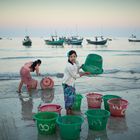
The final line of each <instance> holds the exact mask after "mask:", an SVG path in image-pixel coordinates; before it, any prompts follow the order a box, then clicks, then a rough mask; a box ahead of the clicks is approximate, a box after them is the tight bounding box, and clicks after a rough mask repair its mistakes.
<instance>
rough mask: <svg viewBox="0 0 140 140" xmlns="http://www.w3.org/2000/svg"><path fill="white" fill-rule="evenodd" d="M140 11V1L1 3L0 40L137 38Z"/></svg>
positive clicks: (10, 0) (4, 0)
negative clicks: (55, 36) (53, 36)
mask: <svg viewBox="0 0 140 140" xmlns="http://www.w3.org/2000/svg"><path fill="white" fill-rule="evenodd" d="M139 7H140V0H0V36H23V35H25V32H26V33H28V34H30V35H32V36H46V35H50V34H52V33H54V32H55V31H56V32H57V33H58V34H60V35H61V34H64V35H66V34H67V35H71V34H77V33H78V34H79V35H80V34H81V35H87V36H90V35H95V34H103V35H109V36H112V35H113V36H115V35H116V36H128V35H130V34H131V33H136V34H140V8H139ZM25 29H27V30H26V31H25Z"/></svg>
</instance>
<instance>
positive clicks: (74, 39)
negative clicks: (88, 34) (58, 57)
mask: <svg viewBox="0 0 140 140" xmlns="http://www.w3.org/2000/svg"><path fill="white" fill-rule="evenodd" d="M65 42H66V43H67V44H68V45H82V42H83V38H79V37H78V36H73V37H71V38H68V39H66V40H65Z"/></svg>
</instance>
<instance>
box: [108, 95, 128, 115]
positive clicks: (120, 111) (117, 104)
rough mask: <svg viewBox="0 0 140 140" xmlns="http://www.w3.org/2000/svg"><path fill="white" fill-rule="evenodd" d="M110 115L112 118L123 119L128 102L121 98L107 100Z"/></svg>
mask: <svg viewBox="0 0 140 140" xmlns="http://www.w3.org/2000/svg"><path fill="white" fill-rule="evenodd" d="M108 104H109V109H110V113H111V115H112V116H118V117H123V116H125V111H126V109H127V107H128V101H127V100H124V99H122V98H114V99H110V100H108Z"/></svg>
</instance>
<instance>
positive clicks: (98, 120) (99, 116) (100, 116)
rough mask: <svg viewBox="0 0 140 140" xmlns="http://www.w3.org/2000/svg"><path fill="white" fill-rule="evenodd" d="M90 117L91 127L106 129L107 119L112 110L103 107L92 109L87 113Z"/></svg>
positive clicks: (89, 123) (93, 128)
mask: <svg viewBox="0 0 140 140" xmlns="http://www.w3.org/2000/svg"><path fill="white" fill-rule="evenodd" d="M85 114H86V115H87V118H88V125H89V129H92V130H104V129H106V124H107V120H108V118H109V116H110V112H109V111H107V110H103V109H90V110H87V111H86V113H85Z"/></svg>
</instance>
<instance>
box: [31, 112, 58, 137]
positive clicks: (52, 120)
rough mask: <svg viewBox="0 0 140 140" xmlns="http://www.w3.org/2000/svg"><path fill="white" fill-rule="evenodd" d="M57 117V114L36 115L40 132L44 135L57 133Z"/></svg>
mask: <svg viewBox="0 0 140 140" xmlns="http://www.w3.org/2000/svg"><path fill="white" fill-rule="evenodd" d="M57 117H58V113H56V112H39V113H37V114H35V115H34V116H33V118H34V119H35V120H36V124H37V128H38V132H39V133H40V134H44V135H48V134H53V133H55V130H56V119H57Z"/></svg>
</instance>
